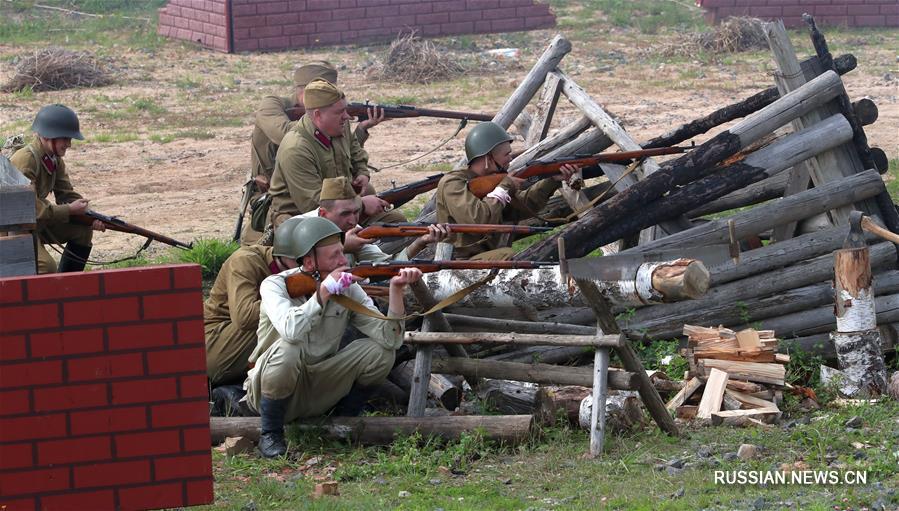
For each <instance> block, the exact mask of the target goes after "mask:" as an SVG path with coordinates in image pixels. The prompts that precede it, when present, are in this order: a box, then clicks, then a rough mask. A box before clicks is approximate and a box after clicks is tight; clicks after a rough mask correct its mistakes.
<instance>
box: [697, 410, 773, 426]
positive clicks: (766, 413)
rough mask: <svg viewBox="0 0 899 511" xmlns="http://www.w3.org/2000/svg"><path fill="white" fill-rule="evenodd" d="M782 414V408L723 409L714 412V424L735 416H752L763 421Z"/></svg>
mask: <svg viewBox="0 0 899 511" xmlns="http://www.w3.org/2000/svg"><path fill="white" fill-rule="evenodd" d="M778 416H780V410H777V409H773V410H772V409H765V408H753V409H751V410H723V411H717V412H713V413H712V424H713V425H715V426H717V425H719V424H722V423H724V421H725V419H729V418H734V417H752V418H755V419H759V420H761V421H762V422H770V421H773V420H775V419H776V418H777V417H778Z"/></svg>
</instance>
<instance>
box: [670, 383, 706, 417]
mask: <svg viewBox="0 0 899 511" xmlns="http://www.w3.org/2000/svg"><path fill="white" fill-rule="evenodd" d="M702 385H703V383H702V381H701V380H700V379H699V378H691V379H690V381H688V382H687V384H686V385H684V388H682V389H681V390H680V391H678V393H677V394H675V395H674V397H673V398H671V400H669V401H668V403H667V404H666V405H665V408H667V409H668V411H669V412H670V413H672V414H673V413H674V412H675V411H676V410H677V408H678V407H679V406H681V405H682V404H684V403H685V402H686V401H687V399H690V396H692V395H693V393H694V392H696V391H697V390H698V389H699V387H702Z"/></svg>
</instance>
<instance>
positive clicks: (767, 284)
mask: <svg viewBox="0 0 899 511" xmlns="http://www.w3.org/2000/svg"><path fill="white" fill-rule="evenodd" d="M872 256H873V258H872V263H873V264H874V266H875V267H876V268H882V267H886V266H888V265H890V264H895V261H896V251H895V249H894V248H893V246H892V245H891V244H889V243H878V244H877V245H875V246H874V248H873V252H872ZM832 272H833V258H832V256H829V255H822V256H818V257H816V258H813V259H807V260H805V261H802V262H799V263H797V264H794V265H791V266H787V267H786V268H782V269H777V270H774V271H770V272H766V273H759V274H756V275H755V276H752V277H747V278H744V279H741V280H736V281H733V282H728V283H725V284H722V285H720V286H718V287H715V288H712V289H711V290H709V291H708V293H706V295H705V296H703V297H702V298H699V299H697V300H692V301H689V302H680V303H673V304H662V305H658V306H654V307H643V308H641V309H637V310H636V311H635V312H634V314H633V316H631V317H630V318H629V320H628V324H629V325H633V329H640V330H646V331H647V332H654V333H653V334H652V335H659V332H660V329H664V331H665V332H672V333H674V334H675V335H678V333H677V330H678V326H679V325H684V324H691V325H718V324H725V325H730V324H734V323H735V322H738V321H740V317H741V316H744V315H746V314H747V313H751V312H754V311H756V310H758V308H759V307H758V305H759V304H757V303H754V302H755V301H756V300H758V299H759V298H761V297H767V296H772V295H776V296H775V297H776V298H777V299H778V300H777V303H779V304H780V305H786V306H788V307H789V303H792V302H795V303H798V304H799V306H804V307H805V308H807V307H809V306H813V305H811V304H810V303H809V302H808V301H806V300H813V298H812V297H818V298H817V300H818V302H819V303H820V301H821V300H822V299H825V298H823V297H824V296H825V293H826V292H827V288H826V287H824V286H820V287H821V288H820V289H818V287H816V288H815V289H814V290H805V289H803V288H804V287H806V286H817V285H818V283H820V282H821V281H823V280H826V279H827V278H828V277H830V275H831V274H832ZM797 290H798V292H796V291H797ZM784 293H786V294H784ZM739 303H743V304H745V305H744V306H743V307H740V306H738V305H737V304H739ZM770 305H772V306H774V302H772V303H770ZM749 309H751V310H749ZM794 310H797V309H794ZM799 310H801V309H799ZM755 317H757V316H755ZM666 327H667V328H666Z"/></svg>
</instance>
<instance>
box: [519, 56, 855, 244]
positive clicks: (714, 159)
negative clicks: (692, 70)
mask: <svg viewBox="0 0 899 511" xmlns="http://www.w3.org/2000/svg"><path fill="white" fill-rule="evenodd" d="M842 90H843V84H842V81H841V80H840V77H839V75H837V74H836V73H834V72H832V71H831V72H827V73H824V74H822V75H821V76H819V77H818V78H815V79H814V80H812V81H810V82H808V83H807V84H805V85H803V86H802V87H800V88H798V89H796V90H795V91H793V92H790V93H789V94H786V95H785V96H783V97H782V98H780V99H778V100H777V101H775V102H774V103H772V104H770V105H769V106H767V107H765V108H763V109H762V110H760V111H758V112H756V113H755V114H752V115H751V116H749V117H747V118H746V119H744V120H743V121H741V122H740V123H738V124H736V125H735V126H733V127H732V128H731V129H729V130H727V131H724V132H722V133H719V134H718V135H716V136H715V137H713V138H712V139H711V140H709V141H708V142H706V143H704V144H702V145H701V146H699V147H697V148H696V149H694V150H692V151H690V152H689V153H687V154H686V155H684V156H682V157H680V158H677V159H676V160H673V161H671V162H666V163H665V165H664V167H663V168H662V169H661V170H659V171H657V172H655V173H653V174H652V175H648V176H646V177H645V179H643V180H642V181H640V182H639V183H638V184H636V185H634V186H631V187H629V188H628V189H627V190H625V191H622V192H620V193H619V194H618V195H616V196H615V197H614V198H612V199H611V200H609V201H607V202H605V203H604V204H601V205H599V206H597V207H596V208H594V209H592V210H591V211H590V212H588V213H587V214H586V215H584V216H583V217H582V218H580V219H579V220H577V221H576V222H574V223H572V224H569V225H568V226H567V227H566V228H565V229H564V230H563V231H562V232H561V233H559V234H556V235H554V236H549V237H547V238H546V239H544V240H543V241H541V242H540V243H537V244H535V245H532V246H531V247H529V248H528V249H527V250H525V251H524V252H522V253H521V254H519V255H518V256H517V258H519V259H531V260H547V259H550V260H551V259H552V258H555V257H557V254H556V253H555V247H556V245H557V242H556V239H557V238H558V236H560V235H561V236H563V237H564V238H565V246H566V247H568V250H569V256H570V257H583V256H584V255H586V254H588V253H589V252H591V251H592V250H593V249H595V248H597V247H599V246H602V245H604V244H605V243H601V242H597V240H596V238H597V234H599V233H603V232H604V231H605V230H607V229H608V228H609V227H610V226H611V225H614V224H615V223H617V222H618V221H619V220H620V219H621V218H622V216H623V215H627V214H631V213H633V212H636V211H639V210H640V209H642V208H643V207H645V205H646V204H649V203H651V202H653V201H655V200H656V199H658V198H659V197H661V196H662V195H663V194H665V193H667V192H669V191H671V190H673V189H674V188H675V187H676V186H680V185H684V184H687V183H689V182H692V181H694V180H696V179H698V178H700V177H703V176H704V175H706V174H708V173H709V172H710V171H712V170H713V169H715V166H716V165H717V164H718V163H720V162H721V161H722V160H724V159H725V158H728V157H730V156H732V155H734V154H736V153H737V152H738V151H740V150H741V149H745V148H746V147H748V146H749V144H751V143H753V142H756V141H757V140H759V139H761V138H762V137H764V136H766V135H768V134H770V133H771V132H773V131H774V130H775V129H777V128H779V127H780V126H783V125H784V124H786V123H788V122H790V121H791V120H793V119H795V118H797V117H799V116H801V115H804V114H806V113H808V112H810V111H811V110H813V109H815V108H817V107H819V106H820V105H822V104H824V103H826V102H827V101H830V100H831V99H833V98H834V97H835V96H836V95H838V94H839V93H840V92H841V91H842ZM563 92H564V91H563ZM668 238H670V236H669V237H668ZM668 238H665V239H666V240H667V239H668ZM657 241H661V240H657Z"/></svg>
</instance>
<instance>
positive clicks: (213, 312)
mask: <svg viewBox="0 0 899 511" xmlns="http://www.w3.org/2000/svg"><path fill="white" fill-rule="evenodd" d="M300 221H301V219H300V218H299V217H297V218H295V219H293V218H292V219H290V220H288V221H286V222H284V223H283V224H281V225H280V226H279V227H278V229H277V230H276V231H275V239H274V246H271V247H264V246H261V245H249V246H245V247H240V248H239V249H237V251H235V252H234V253H233V254H231V256H230V257H228V259H227V260H225V262H224V264H222V268H221V270H220V271H219V273H218V275H217V276H216V278H215V283H214V284H213V285H212V289H211V290H210V291H209V298H207V299H206V301H205V302H204V305H203V323H204V326H205V330H206V374H207V376H208V377H209V384H210V385H212V386H213V387H218V386H221V385H229V384H240V383H243V381H244V380H245V379H246V377H247V364H248V362H249V359H250V354H251V353H252V352H253V349H254V348H255V347H256V329H257V328H258V326H259V304H260V303H261V300H262V299H261V298H260V296H259V286H260V285H261V284H262V281H263V280H265V279H266V277H268V276H270V275H274V274H276V273H281V272H282V271H284V270H287V269H290V268H296V267H297V262H296V261H297V257H299V256H300V253H299V252H297V247H296V246H295V244H296V239H295V238H294V236H293V229H294V228H295V227H296V226H297V224H299V223H300ZM213 397H216V396H215V395H213Z"/></svg>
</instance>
